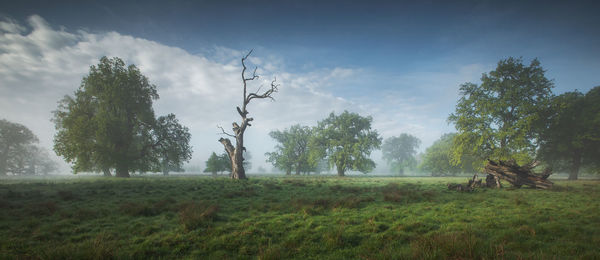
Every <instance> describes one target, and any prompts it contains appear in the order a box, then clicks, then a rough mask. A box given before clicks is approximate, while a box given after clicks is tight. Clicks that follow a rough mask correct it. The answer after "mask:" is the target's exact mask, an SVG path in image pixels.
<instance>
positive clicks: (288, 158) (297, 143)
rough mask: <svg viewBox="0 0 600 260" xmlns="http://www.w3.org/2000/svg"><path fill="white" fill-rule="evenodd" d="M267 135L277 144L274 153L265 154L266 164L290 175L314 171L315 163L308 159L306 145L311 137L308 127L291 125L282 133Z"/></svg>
mask: <svg viewBox="0 0 600 260" xmlns="http://www.w3.org/2000/svg"><path fill="white" fill-rule="evenodd" d="M269 135H270V136H271V137H272V138H273V139H275V141H277V142H278V144H277V145H276V146H275V152H270V153H266V154H265V155H266V156H267V162H270V163H272V164H273V166H275V167H278V168H280V169H282V170H285V172H286V174H287V175H289V174H291V172H292V170H294V171H295V172H296V174H297V175H298V174H300V173H301V172H303V173H308V172H311V171H314V168H315V164H316V163H315V162H313V161H312V160H310V158H309V149H308V143H309V141H310V138H311V137H312V129H311V128H310V127H308V126H301V125H298V124H297V125H293V126H291V127H290V128H289V129H285V130H283V131H279V130H277V131H272V132H270V133H269Z"/></svg>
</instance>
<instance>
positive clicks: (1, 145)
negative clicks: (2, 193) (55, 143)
mask: <svg viewBox="0 0 600 260" xmlns="http://www.w3.org/2000/svg"><path fill="white" fill-rule="evenodd" d="M37 142H38V138H37V136H35V135H34V134H33V132H31V130H29V129H28V128H27V127H25V126H24V125H21V124H18V123H12V122H9V121H7V120H5V119H2V120H0V175H6V174H7V173H8V172H11V173H17V174H18V173H21V172H23V171H24V168H25V165H24V161H25V158H26V157H27V156H29V155H30V152H29V149H30V148H29V147H30V146H32V145H34V144H36V143H37Z"/></svg>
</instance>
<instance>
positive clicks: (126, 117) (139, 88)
mask: <svg viewBox="0 0 600 260" xmlns="http://www.w3.org/2000/svg"><path fill="white" fill-rule="evenodd" d="M156 99H158V94H157V92H156V86H154V85H152V84H150V83H149V81H148V78H146V76H144V75H142V74H141V72H140V71H139V69H138V68H137V67H136V66H135V65H129V66H128V67H125V63H124V62H123V61H122V60H121V59H119V58H112V59H108V58H106V57H103V58H101V59H100V63H99V64H98V65H97V66H91V67H90V72H89V74H88V75H87V76H86V77H84V78H83V80H82V83H81V86H80V87H79V89H78V90H77V91H75V95H74V97H70V96H65V98H64V99H62V100H61V101H60V102H59V107H58V110H56V111H54V119H53V121H54V123H55V125H56V129H57V134H56V135H55V137H54V151H55V152H56V153H57V154H58V155H60V156H63V157H64V158H65V160H66V161H67V162H69V163H72V164H73V170H74V171H75V173H77V172H79V171H103V172H104V173H105V175H109V174H110V170H109V169H116V176H117V177H129V176H130V175H129V172H130V171H136V170H137V171H140V172H147V171H160V170H161V169H160V163H158V162H159V161H160V156H162V155H165V154H166V153H172V152H174V151H177V152H181V153H182V154H180V155H179V156H176V157H177V158H174V157H169V158H167V159H166V162H167V163H166V164H167V165H177V164H178V163H179V162H180V161H182V160H186V159H188V157H189V156H188V153H189V151H187V150H186V149H185V148H189V146H187V145H185V146H182V145H181V142H183V140H184V139H186V138H185V137H184V138H181V139H179V140H171V139H169V138H171V137H172V136H170V135H168V134H167V135H165V133H169V131H170V130H173V129H180V130H182V129H184V128H182V127H181V126H175V125H176V124H177V121H176V120H174V116H171V115H170V116H167V117H166V118H165V119H164V120H163V121H162V123H163V125H161V124H160V122H159V123H157V120H156V118H155V116H154V110H153V109H152V102H153V100H156ZM166 136H168V137H169V138H165V137H166ZM179 137H181V136H179ZM187 139H188V140H189V138H187ZM175 144H177V145H175ZM174 147H176V148H174ZM167 148H171V150H169V149H167ZM161 149H162V152H161ZM165 151H169V152H165ZM169 156H172V154H171V155H169Z"/></svg>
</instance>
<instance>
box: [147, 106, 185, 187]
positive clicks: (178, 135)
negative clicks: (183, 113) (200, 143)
mask: <svg viewBox="0 0 600 260" xmlns="http://www.w3.org/2000/svg"><path fill="white" fill-rule="evenodd" d="M155 134H156V139H157V140H160V141H159V142H156V145H157V146H156V147H155V150H156V152H157V153H158V155H157V157H158V158H160V168H161V169H162V172H163V174H164V175H168V174H169V171H182V170H183V168H182V167H183V163H184V162H187V161H189V160H190V159H191V158H192V148H191V147H190V144H189V143H190V138H191V135H190V132H189V129H188V128H187V127H184V126H182V125H181V124H179V121H178V120H177V118H175V115H174V114H168V115H167V116H161V117H159V118H158V119H157V124H156V130H155Z"/></svg>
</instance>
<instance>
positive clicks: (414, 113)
mask: <svg viewBox="0 0 600 260" xmlns="http://www.w3.org/2000/svg"><path fill="white" fill-rule="evenodd" d="M0 29H1V30H2V31H1V32H2V34H1V35H0V78H1V79H2V80H1V81H0V93H1V95H0V118H6V119H8V120H10V121H13V122H19V123H22V124H24V125H26V126H27V127H29V128H30V129H32V130H33V131H34V133H36V134H37V135H38V136H39V137H40V142H41V144H42V145H43V146H46V147H51V146H52V137H53V135H54V127H53V124H52V123H51V122H50V117H51V112H50V111H52V110H55V109H56V105H57V103H56V102H57V101H58V100H59V99H60V98H62V96H64V95H67V94H68V95H72V94H73V92H74V91H75V90H76V89H77V88H78V86H79V84H80V82H81V79H82V77H84V76H85V75H86V74H87V73H88V71H89V66H90V65H93V64H97V63H98V60H99V58H100V57H102V56H109V57H113V56H117V57H120V58H122V59H123V60H125V61H126V62H127V63H128V64H135V65H136V66H138V67H139V68H140V70H141V71H142V73H143V74H144V75H146V76H148V78H149V79H150V81H151V82H152V83H153V84H155V85H157V87H158V93H159V95H160V99H159V100H158V101H157V102H156V103H155V109H156V112H157V115H163V114H166V113H175V114H176V115H177V117H178V118H179V119H180V120H181V122H182V123H183V124H184V125H186V126H188V127H189V128H190V130H191V132H192V145H193V147H194V155H193V157H194V158H193V160H192V162H193V163H194V164H200V165H202V166H203V164H204V161H205V160H206V158H207V157H208V155H209V154H210V152H212V151H221V150H222V146H221V145H220V144H219V143H218V142H217V141H216V140H217V139H218V138H219V136H218V135H217V133H218V132H219V131H218V129H217V128H216V125H222V126H224V127H226V126H230V125H231V122H232V121H233V120H238V119H239V116H238V115H237V113H236V111H235V106H236V105H239V104H240V103H241V100H242V93H241V87H242V85H241V82H240V71H241V68H240V67H241V66H240V58H241V56H242V55H244V54H245V53H246V51H245V50H232V49H228V48H225V47H214V48H213V49H211V50H210V51H208V52H210V53H209V54H191V53H189V52H187V51H185V50H183V49H181V48H177V47H171V46H166V45H163V44H160V43H158V42H154V41H149V40H146V39H142V38H136V37H132V36H128V35H122V34H120V33H117V32H104V33H90V32H86V31H76V32H68V31H67V30H66V29H58V30H57V29H54V28H53V26H51V25H49V24H48V23H47V22H46V21H45V20H44V19H43V18H41V17H39V16H32V17H30V18H29V19H28V21H27V26H23V25H21V24H18V23H17V22H15V21H12V20H6V19H5V21H1V22H0ZM251 57H252V58H251V59H250V61H251V62H253V63H254V64H255V65H258V66H259V69H258V72H259V74H261V77H260V79H259V80H257V82H254V83H255V84H252V85H251V90H254V91H255V90H256V89H257V88H258V87H259V86H261V85H263V86H264V87H268V86H269V84H270V80H271V79H273V78H274V77H275V76H277V82H278V83H279V84H281V87H280V89H279V90H280V91H279V92H278V93H276V94H275V95H274V97H275V99H276V101H275V102H270V101H268V100H254V101H253V102H252V103H251V104H250V105H249V107H248V110H249V111H250V113H251V116H252V117H254V118H255V123H254V124H253V126H252V127H251V128H249V130H248V131H247V137H246V142H247V144H246V146H247V147H249V150H250V151H251V152H252V153H253V163H254V165H255V167H258V166H259V165H264V164H265V163H264V157H263V154H264V153H265V152H267V151H270V150H271V149H272V147H273V145H274V143H273V142H272V141H271V140H270V138H269V137H268V132H269V131H271V130H274V129H283V128H286V127H289V126H290V125H292V124H295V123H300V124H305V125H315V124H316V122H317V121H318V120H320V119H323V118H324V117H326V116H327V115H328V114H329V113H330V112H331V111H336V112H337V113H339V112H341V111H343V110H345V109H347V110H350V111H353V112H358V113H360V114H362V115H372V116H373V118H374V127H375V128H377V129H378V130H379V132H380V133H382V134H383V135H384V136H385V137H389V136H391V135H398V134H400V133H402V132H409V133H413V134H415V135H417V136H418V137H419V138H421V139H423V141H424V142H423V143H424V145H425V144H427V145H429V144H431V143H432V142H433V141H434V140H435V139H437V138H438V137H439V135H440V134H441V133H443V132H446V131H445V130H444V126H445V116H440V114H444V113H445V114H446V115H447V114H448V113H449V111H447V109H448V108H447V107H445V106H444V104H446V105H447V104H449V103H448V102H440V100H444V99H448V98H451V101H452V102H454V101H455V100H456V89H457V86H458V85H457V83H456V82H457V81H459V83H461V82H460V81H462V82H464V81H468V80H470V78H469V77H471V74H473V73H475V71H477V70H478V67H477V66H476V65H473V66H474V67H473V66H471V67H469V66H467V67H464V68H460V67H459V68H457V69H456V71H455V72H450V73H448V74H441V76H440V74H435V73H431V74H428V75H423V74H412V75H410V74H409V75H404V76H400V77H399V78H396V79H395V80H394V79H392V82H391V83H394V82H403V83H402V84H399V88H398V89H392V90H387V91H383V92H375V91H374V92H373V93H372V94H370V95H369V97H360V98H352V97H349V96H348V95H346V94H347V93H333V92H332V90H331V88H329V87H331V86H338V85H340V84H344V82H347V81H350V80H354V79H357V78H358V77H361V76H362V75H364V74H365V73H369V72H368V71H365V70H361V69H348V68H331V69H318V70H313V71H310V72H306V73H294V72H289V71H285V70H284V68H285V66H284V63H283V61H282V60H283V59H281V58H279V57H272V56H268V55H266V54H263V53H258V52H255V53H254V54H253V56H251ZM250 73H251V72H250ZM371 73H376V72H371ZM423 77H424V78H426V79H428V80H425V82H423V81H421V80H420V79H422V78H423ZM465 78H467V80H464V79H465ZM440 81H444V82H440ZM378 83H379V82H377V81H372V82H367V84H370V85H368V86H365V87H372V86H377V84H378ZM388 83H390V82H388ZM403 84H404V85H403ZM406 84H409V85H410V84H412V85H411V86H408V85H406ZM440 86H442V87H440ZM410 87H413V88H414V87H417V88H427V89H429V90H425V91H431V90H432V89H433V90H435V91H439V90H440V89H441V91H443V92H447V93H442V94H441V95H440V94H439V93H437V94H436V93H431V95H430V96H431V99H430V100H428V99H427V98H413V97H411V96H410V94H409V93H410V91H411V89H410ZM435 91H434V92H435ZM440 103H441V104H442V106H440ZM436 109H444V110H446V111H443V113H436V112H439V111H435V110H436ZM439 124H443V125H442V126H440V125H439ZM377 159H378V158H377ZM268 168H270V167H268Z"/></svg>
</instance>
